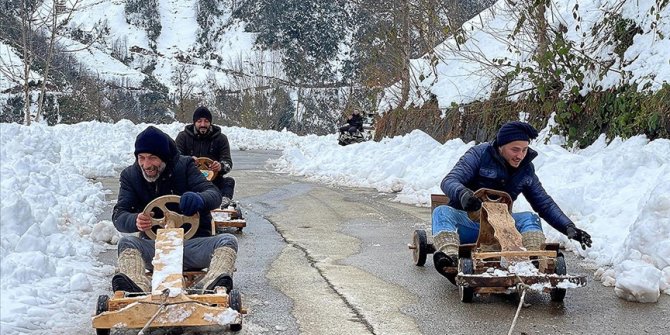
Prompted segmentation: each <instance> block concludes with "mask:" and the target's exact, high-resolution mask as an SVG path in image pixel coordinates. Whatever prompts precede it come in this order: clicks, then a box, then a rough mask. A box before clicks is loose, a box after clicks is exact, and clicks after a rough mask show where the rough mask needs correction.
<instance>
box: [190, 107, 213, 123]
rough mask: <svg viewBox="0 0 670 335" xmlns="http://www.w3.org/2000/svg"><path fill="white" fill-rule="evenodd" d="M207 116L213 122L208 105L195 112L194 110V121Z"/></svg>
mask: <svg viewBox="0 0 670 335" xmlns="http://www.w3.org/2000/svg"><path fill="white" fill-rule="evenodd" d="M203 117H204V118H205V119H207V120H209V122H210V123H211V122H212V113H211V112H210V111H209V109H207V107H203V106H200V107H198V108H196V109H195V112H193V122H194V123H195V121H198V120H199V119H201V118H203Z"/></svg>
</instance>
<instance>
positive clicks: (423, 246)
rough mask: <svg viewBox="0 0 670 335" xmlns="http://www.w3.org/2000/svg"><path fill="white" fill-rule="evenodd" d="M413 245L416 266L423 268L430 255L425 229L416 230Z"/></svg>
mask: <svg viewBox="0 0 670 335" xmlns="http://www.w3.org/2000/svg"><path fill="white" fill-rule="evenodd" d="M412 244H413V245H414V249H413V250H412V259H414V265H416V266H423V265H424V264H426V254H427V253H428V238H427V237H426V231H425V230H423V229H417V230H415V231H414V234H412Z"/></svg>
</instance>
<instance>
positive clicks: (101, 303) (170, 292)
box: [92, 195, 246, 335]
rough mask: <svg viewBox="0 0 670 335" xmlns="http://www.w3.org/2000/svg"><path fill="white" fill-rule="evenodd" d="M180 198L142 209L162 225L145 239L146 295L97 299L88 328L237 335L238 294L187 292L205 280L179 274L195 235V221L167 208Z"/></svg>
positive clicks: (160, 200) (193, 274)
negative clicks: (203, 329)
mask: <svg viewBox="0 0 670 335" xmlns="http://www.w3.org/2000/svg"><path fill="white" fill-rule="evenodd" d="M179 198H180V197H179V196H176V195H166V196H162V197H159V198H156V199H154V200H153V201H152V202H150V203H149V204H148V205H147V206H146V207H145V209H144V212H145V213H150V212H151V211H153V209H154V208H158V209H160V210H162V212H163V214H164V215H163V217H162V218H161V219H153V220H154V225H155V226H159V227H158V229H157V230H156V232H155V233H154V232H153V230H147V235H148V236H149V237H150V238H152V239H155V240H156V253H155V254H154V258H153V261H152V264H153V265H154V271H153V273H147V276H150V277H151V292H144V293H140V294H138V293H128V292H124V291H116V292H114V294H113V295H112V296H111V297H109V296H107V295H101V296H99V297H98V303H97V307H96V313H95V316H93V320H92V324H93V328H95V329H96V333H97V334H98V335H101V334H110V331H111V329H113V328H116V329H129V328H137V329H141V330H140V333H143V332H144V330H146V329H148V328H158V327H161V328H162V327H196V326H227V325H229V326H230V329H231V330H232V331H239V330H241V329H242V319H243V314H246V310H245V309H244V308H243V307H242V298H241V295H240V293H239V291H238V290H236V289H233V290H231V291H230V292H228V293H227V292H226V288H225V287H216V289H215V291H214V292H211V293H207V294H199V290H198V291H196V290H194V289H191V286H192V285H193V284H194V283H195V282H197V281H198V280H199V279H200V278H202V277H203V276H204V275H205V272H204V271H186V272H184V271H183V259H184V258H183V253H184V249H183V244H184V240H187V239H189V238H191V237H192V236H193V235H194V234H195V232H196V231H197V229H198V226H199V215H198V214H196V215H193V216H184V215H181V214H178V213H176V212H173V211H171V210H169V209H168V207H167V206H166V205H168V204H174V203H176V204H177V205H178V204H179Z"/></svg>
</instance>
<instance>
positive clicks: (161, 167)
mask: <svg viewBox="0 0 670 335" xmlns="http://www.w3.org/2000/svg"><path fill="white" fill-rule="evenodd" d="M154 168H155V169H156V170H158V173H156V176H155V177H149V176H147V172H146V171H144V169H141V170H142V176H144V179H146V180H147V181H148V182H150V183H153V182H155V181H156V180H158V177H160V176H161V173H163V171H164V170H165V162H161V165H160V166H158V167H157V168H156V167H154Z"/></svg>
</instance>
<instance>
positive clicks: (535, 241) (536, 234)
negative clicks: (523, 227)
mask: <svg viewBox="0 0 670 335" xmlns="http://www.w3.org/2000/svg"><path fill="white" fill-rule="evenodd" d="M544 241H545V237H544V233H543V232H542V231H541V230H536V231H527V232H525V233H522V234H521V242H522V243H523V247H524V248H526V250H528V251H538V250H540V248H541V247H542V243H544Z"/></svg>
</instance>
